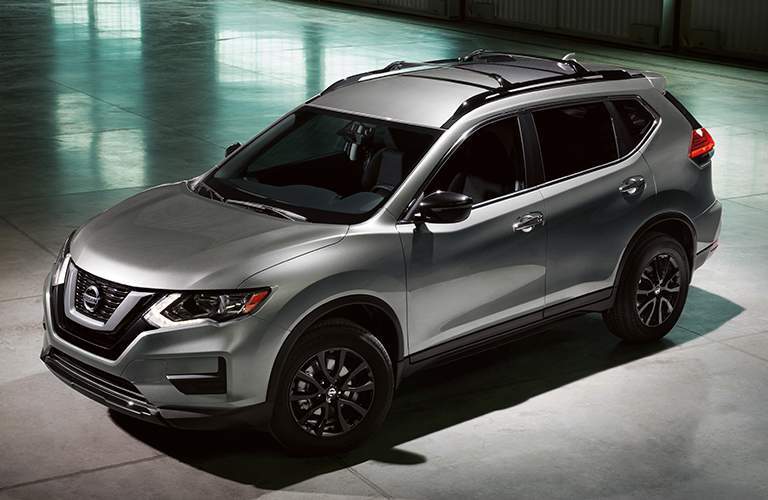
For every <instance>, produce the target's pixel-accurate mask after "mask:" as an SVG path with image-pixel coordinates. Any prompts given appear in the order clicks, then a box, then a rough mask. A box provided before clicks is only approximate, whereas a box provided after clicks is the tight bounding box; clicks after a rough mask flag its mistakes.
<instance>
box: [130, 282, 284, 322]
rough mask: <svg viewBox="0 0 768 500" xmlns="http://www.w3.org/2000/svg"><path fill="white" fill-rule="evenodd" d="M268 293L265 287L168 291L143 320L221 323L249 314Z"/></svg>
mask: <svg viewBox="0 0 768 500" xmlns="http://www.w3.org/2000/svg"><path fill="white" fill-rule="evenodd" d="M268 295H269V290H268V289H263V290H250V291H247V292H229V293H216V292H200V293H171V294H168V295H166V296H165V297H163V298H162V299H160V300H159V301H157V302H156V303H155V305H153V306H152V307H150V308H149V311H147V313H146V314H145V315H144V319H145V320H147V321H148V322H149V323H150V324H152V325H154V326H157V327H160V328H162V327H167V326H179V325H189V324H198V323H206V322H216V323H221V322H224V321H229V320H232V319H235V318H239V317H242V316H247V315H248V314H251V313H252V312H254V311H255V310H256V309H257V308H258V307H259V305H260V304H261V303H262V302H264V300H265V299H266V298H267V296H268Z"/></svg>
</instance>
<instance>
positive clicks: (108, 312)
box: [75, 269, 131, 323]
mask: <svg viewBox="0 0 768 500" xmlns="http://www.w3.org/2000/svg"><path fill="white" fill-rule="evenodd" d="M90 286H95V287H96V288H98V290H99V294H100V300H99V303H98V305H97V306H96V309H94V310H93V311H89V310H88V309H86V308H85V305H84V304H83V293H84V292H85V290H86V289H87V288H88V287H90ZM130 292H131V289H130V288H128V287H126V286H123V285H119V284H117V283H114V282H112V281H107V280H105V279H101V278H98V277H96V276H94V275H92V274H91V273H89V272H86V271H83V270H82V269H78V270H77V283H76V286H75V309H76V310H77V312H79V313H80V314H83V315H85V316H88V317H89V318H93V319H95V320H98V321H101V322H103V323H106V322H107V321H109V318H111V317H112V314H113V313H114V312H115V309H117V307H118V306H119V305H120V304H121V303H122V302H123V300H124V299H125V297H126V296H127V295H128V294H129V293H130Z"/></svg>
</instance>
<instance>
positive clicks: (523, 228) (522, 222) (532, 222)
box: [512, 212, 544, 233]
mask: <svg viewBox="0 0 768 500" xmlns="http://www.w3.org/2000/svg"><path fill="white" fill-rule="evenodd" d="M543 224H544V214H543V213H541V212H531V213H529V214H525V215H523V216H522V217H518V218H517V222H515V223H514V224H512V230H513V231H515V232H518V231H519V232H523V233H530V232H531V231H533V228H534V227H536V226H541V225H543Z"/></svg>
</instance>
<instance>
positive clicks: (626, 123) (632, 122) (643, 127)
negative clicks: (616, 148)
mask: <svg viewBox="0 0 768 500" xmlns="http://www.w3.org/2000/svg"><path fill="white" fill-rule="evenodd" d="M611 102H612V103H613V105H614V107H615V108H616V112H617V113H618V115H619V118H620V120H621V123H619V126H620V127H621V129H622V130H621V132H622V134H621V136H622V137H623V140H621V141H619V144H620V149H621V154H622V156H623V155H625V154H627V153H629V152H630V151H632V150H633V149H635V147H637V145H638V144H640V141H641V140H643V137H645V134H647V133H648V131H649V130H650V129H651V126H652V125H653V115H652V114H651V113H650V111H648V110H647V109H646V108H645V106H643V105H642V104H641V103H640V102H639V101H637V100H635V99H623V100H620V101H611Z"/></svg>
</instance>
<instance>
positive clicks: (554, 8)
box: [331, 0, 768, 61]
mask: <svg viewBox="0 0 768 500" xmlns="http://www.w3.org/2000/svg"><path fill="white" fill-rule="evenodd" d="M331 1H336V2H339V3H346V4H351V5H358V6H364V7H374V8H379V9H387V10H394V11H398V12H405V13H410V14H419V15H424V16H430V17H438V18H442V19H466V20H473V21H482V22H487V23H493V24H501V25H507V26H514V27H519V28H525V29H535V30H538V31H545V32H551V33H560V34H569V35H576V36H580V37H585V38H594V39H598V40H608V41H611V42H618V43H622V44H627V45H634V46H645V47H651V48H655V49H663V50H679V51H683V52H685V51H691V52H701V53H708V54H712V55H719V56H729V57H739V58H747V59H753V60H758V61H768V0H728V1H726V0H464V1H463V6H464V8H463V10H462V7H461V6H462V0H331ZM676 32H677V33H678V38H677V40H675V33H676Z"/></svg>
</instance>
